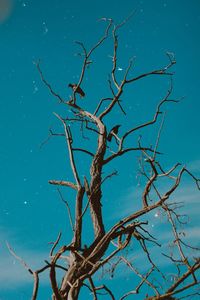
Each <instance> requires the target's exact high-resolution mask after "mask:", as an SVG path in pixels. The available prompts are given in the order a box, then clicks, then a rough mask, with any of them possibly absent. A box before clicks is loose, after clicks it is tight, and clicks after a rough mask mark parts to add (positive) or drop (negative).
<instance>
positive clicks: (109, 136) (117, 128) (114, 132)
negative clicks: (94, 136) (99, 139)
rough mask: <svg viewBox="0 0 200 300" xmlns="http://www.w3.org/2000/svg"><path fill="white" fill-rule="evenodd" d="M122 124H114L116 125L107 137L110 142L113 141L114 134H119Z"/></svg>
mask: <svg viewBox="0 0 200 300" xmlns="http://www.w3.org/2000/svg"><path fill="white" fill-rule="evenodd" d="M120 126H121V125H116V126H114V127H113V128H112V129H111V131H110V132H109V134H108V137H107V140H108V141H109V142H111V140H112V137H113V136H115V135H117V134H118V131H119V127H120Z"/></svg>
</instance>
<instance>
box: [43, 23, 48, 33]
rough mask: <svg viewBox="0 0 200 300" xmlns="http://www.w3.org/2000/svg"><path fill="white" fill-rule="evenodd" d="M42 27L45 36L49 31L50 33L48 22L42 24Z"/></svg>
mask: <svg viewBox="0 0 200 300" xmlns="http://www.w3.org/2000/svg"><path fill="white" fill-rule="evenodd" d="M42 26H43V34H47V33H48V31H49V29H48V27H47V24H46V22H42Z"/></svg>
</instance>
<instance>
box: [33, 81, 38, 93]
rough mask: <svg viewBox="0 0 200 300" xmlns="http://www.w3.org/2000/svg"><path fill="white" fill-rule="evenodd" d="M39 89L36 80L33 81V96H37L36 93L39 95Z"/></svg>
mask: <svg viewBox="0 0 200 300" xmlns="http://www.w3.org/2000/svg"><path fill="white" fill-rule="evenodd" d="M38 90H39V89H38V87H37V85H36V82H35V80H33V94H35V93H37V92H38Z"/></svg>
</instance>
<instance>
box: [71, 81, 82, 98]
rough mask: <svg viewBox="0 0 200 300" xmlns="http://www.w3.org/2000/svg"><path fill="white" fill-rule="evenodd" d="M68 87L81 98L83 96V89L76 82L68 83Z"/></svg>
mask: <svg viewBox="0 0 200 300" xmlns="http://www.w3.org/2000/svg"><path fill="white" fill-rule="evenodd" d="M68 87H70V88H72V89H73V91H74V92H75V93H77V94H79V95H80V96H81V98H83V97H85V93H84V91H83V90H82V89H81V88H80V86H78V85H77V84H76V83H69V84H68Z"/></svg>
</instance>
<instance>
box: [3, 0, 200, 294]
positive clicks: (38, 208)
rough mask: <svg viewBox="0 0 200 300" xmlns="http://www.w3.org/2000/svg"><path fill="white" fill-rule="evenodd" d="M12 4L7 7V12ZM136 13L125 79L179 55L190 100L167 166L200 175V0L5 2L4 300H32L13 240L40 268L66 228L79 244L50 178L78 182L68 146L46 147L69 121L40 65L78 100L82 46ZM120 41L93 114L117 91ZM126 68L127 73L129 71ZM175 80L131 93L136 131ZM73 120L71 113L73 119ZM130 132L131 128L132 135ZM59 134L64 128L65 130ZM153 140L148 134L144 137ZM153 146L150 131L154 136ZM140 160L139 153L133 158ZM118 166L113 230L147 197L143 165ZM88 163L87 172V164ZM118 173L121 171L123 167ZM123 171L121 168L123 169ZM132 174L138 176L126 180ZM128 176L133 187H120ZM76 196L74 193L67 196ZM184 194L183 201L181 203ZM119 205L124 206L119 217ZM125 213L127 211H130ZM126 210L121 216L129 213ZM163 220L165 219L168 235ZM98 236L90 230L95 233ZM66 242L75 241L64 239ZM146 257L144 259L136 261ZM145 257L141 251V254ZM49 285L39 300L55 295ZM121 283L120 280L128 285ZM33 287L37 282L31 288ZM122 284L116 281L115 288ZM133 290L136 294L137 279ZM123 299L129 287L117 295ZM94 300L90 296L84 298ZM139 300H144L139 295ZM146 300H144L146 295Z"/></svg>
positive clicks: (175, 126) (96, 79)
mask: <svg viewBox="0 0 200 300" xmlns="http://www.w3.org/2000/svg"><path fill="white" fill-rule="evenodd" d="M5 3H7V10H6V9H5ZM135 9H136V14H135V16H134V18H132V20H130V22H129V23H128V24H127V25H126V27H124V28H123V29H121V31H120V37H119V41H120V43H121V44H120V47H119V54H120V56H119V65H118V67H119V68H120V70H119V76H120V75H121V74H120V72H123V70H124V68H125V67H126V65H127V62H128V58H130V57H132V56H135V67H134V70H133V73H132V74H140V73H141V72H144V71H149V70H151V69H154V68H159V67H160V66H164V65H165V64H166V63H167V58H166V56H165V52H166V51H171V52H174V53H175V56H176V60H177V65H176V66H175V67H174V71H175V72H176V75H175V77H174V94H173V95H174V97H176V98H181V97H182V96H184V99H183V100H182V101H181V102H180V103H179V104H178V105H170V106H169V105H168V106H167V118H166V122H165V126H164V130H163V134H162V138H161V143H160V150H161V151H162V152H165V153H166V155H165V157H164V160H165V165H166V166H170V165H171V164H173V163H175V162H176V161H179V162H182V163H186V164H187V165H188V166H189V167H190V169H191V170H193V171H194V172H195V174H199V167H200V151H199V150H200V140H199V111H200V100H199V86H200V77H199V70H200V59H199V53H200V39H199V37H200V2H199V1H198V0H176V1H173V0H166V1H164V0H152V1H149V0H144V1H134V0H124V1H119V0H116V1H114V0H110V1H109V0H107V1H105V0H102V1H96V0H84V1H80V0H77V1H67V0H66V1H64V0H57V1H46V0H43V1H39V0H34V1H33V0H32V1H28V0H27V1H19V0H15V1H14V0H13V1H11V0H10V1H8V0H4V1H3V0H0V11H1V12H0V87H1V88H0V112H1V122H0V136H1V147H0V170H1V172H0V182H1V189H0V199H1V201H0V268H1V270H5V272H2V271H1V274H0V299H1V300H11V299H14V298H15V299H17V300H20V299H23V300H26V299H29V298H30V291H31V277H30V276H29V275H27V273H26V272H25V271H24V270H23V268H22V267H21V266H20V265H19V264H18V262H17V261H15V260H14V259H13V258H12V257H10V256H9V254H8V253H7V250H6V248H5V240H8V241H9V242H10V244H11V245H12V246H13V248H14V249H15V250H16V252H17V253H18V254H19V255H21V256H23V257H24V259H25V260H26V261H27V262H28V263H29V264H30V265H31V266H32V265H33V266H34V267H36V266H40V265H41V264H42V260H43V259H44V258H46V257H48V251H49V246H48V242H49V241H52V240H55V237H56V236H57V234H58V232H59V231H60V230H63V228H65V229H64V233H65V234H66V240H67V241H69V237H70V233H69V230H70V227H69V224H68V220H67V217H66V212H65V210H64V209H63V205H62V203H61V202H60V201H59V198H58V195H57V192H56V190H55V189H54V188H53V187H52V186H49V185H48V180H49V179H61V178H64V179H67V178H70V176H71V175H70V171H69V167H68V165H67V159H66V152H65V147H64V143H62V141H61V140H58V139H56V140H51V141H50V142H49V143H48V144H46V145H45V146H44V147H42V148H40V144H41V143H42V142H43V141H44V140H45V139H46V138H47V136H48V129H49V127H51V126H55V127H56V126H57V125H56V124H57V120H56V119H55V117H54V116H53V114H52V112H54V111H56V112H59V113H61V114H65V111H64V110H63V108H62V107H60V106H59V105H58V104H57V102H56V100H55V99H54V98H53V97H52V96H51V95H50V94H49V92H48V91H47V90H46V88H45V87H44V86H43V84H42V83H41V81H40V78H39V75H38V72H37V70H36V67H35V65H34V63H33V62H34V61H36V60H38V59H39V58H40V59H41V63H42V68H43V71H44V72H45V76H46V78H47V79H48V80H49V81H50V82H51V83H52V85H53V87H54V88H55V90H56V91H58V92H59V93H60V94H61V95H62V96H63V97H67V96H68V95H69V90H68V88H67V84H68V83H69V82H74V81H76V80H77V76H78V75H79V72H80V63H81V61H80V58H79V57H77V56H76V55H74V54H75V53H77V52H78V49H77V46H76V45H75V44H74V41H75V40H80V41H83V42H85V44H86V45H87V47H90V46H91V45H92V44H93V43H94V42H95V41H96V40H97V38H98V37H99V36H100V35H101V34H102V32H103V29H104V24H103V23H102V22H97V20H98V19H100V18H101V17H111V18H113V19H114V20H116V21H121V20H122V19H123V18H124V17H126V16H127V15H128V14H129V13H130V11H132V10H135ZM110 54H111V42H110V40H108V42H107V44H106V45H105V46H104V47H103V48H102V51H101V50H100V49H99V50H98V52H97V54H96V55H95V56H94V62H95V63H96V68H93V67H91V68H90V69H89V70H88V73H87V76H86V80H85V82H84V84H83V87H84V89H85V91H86V93H87V95H88V98H87V101H88V103H86V104H85V105H86V107H87V108H88V109H89V108H91V109H93V107H95V104H96V103H94V102H93V99H94V98H96V99H98V97H99V98H100V97H102V96H103V95H104V94H103V92H104V90H105V92H107V91H108V89H107V88H105V82H106V78H107V73H108V70H109V66H110V64H111V59H110V57H109V55H110ZM121 69H122V71H121ZM168 84H169V83H168V80H167V79H166V78H165V79H158V78H153V79H149V80H144V81H141V82H140V83H138V84H136V85H135V86H134V87H129V88H128V89H127V92H126V99H125V103H124V107H125V109H126V110H127V111H128V112H129V115H130V119H129V121H130V120H131V121H132V122H134V124H138V123H139V122H140V121H145V120H148V119H149V118H151V116H152V114H153V112H154V107H155V105H156V103H157V102H158V101H159V100H160V99H161V98H162V97H163V96H164V95H165V93H166V90H167V87H168ZM66 113H67V112H66ZM116 119H117V122H120V123H121V122H125V121H124V118H123V117H122V116H121V115H119V114H118V113H117V112H116V113H115V114H114V117H113V119H112V120H111V121H110V122H108V126H112V125H113V124H115V122H116ZM127 127H128V123H126V124H124V127H122V129H121V130H122V131H123V130H125V129H126V128H127ZM57 128H59V127H57ZM144 136H145V134H144ZM145 138H146V140H148V141H149V142H151V143H153V142H155V138H154V139H153V134H152V132H151V131H150V133H149V134H147V135H146V136H145ZM129 158H130V159H133V160H134V159H135V158H137V156H135V157H134V156H133V157H132V156H129ZM122 162H123V160H118V161H117V164H118V166H117V167H118V168H119V170H120V174H121V176H122V177H120V178H116V179H114V180H113V182H112V185H115V187H116V189H115V191H114V190H111V189H110V186H109V183H107V184H106V186H105V191H107V194H106V195H107V196H106V197H105V204H104V205H105V206H106V205H107V207H108V208H107V209H105V213H106V214H107V215H108V216H109V218H108V219H109V220H108V221H109V222H110V223H112V222H114V220H116V218H117V217H119V216H120V214H121V215H126V214H127V213H128V212H129V211H130V202H129V201H130V199H133V198H134V197H135V198H137V197H138V195H139V192H138V191H139V189H140V187H138V191H135V188H134V189H133V186H134V187H135V185H136V184H137V182H136V179H135V177H136V174H137V167H136V163H135V162H134V161H133V162H132V163H130V162H129V163H127V164H124V163H122ZM80 166H81V167H82V168H83V171H82V172H83V174H84V165H83V157H82V158H81V160H80ZM113 167H114V166H113ZM115 167H116V166H115ZM127 171H128V174H129V175H128V177H127V176H125V175H126V172H127ZM121 178H124V180H123V181H122V183H121V185H122V186H123V189H122V188H121V189H117V187H119V183H120V180H121ZM193 188H194V186H193V185H192V183H191V182H190V181H187V180H185V181H184V187H182V190H181V189H180V194H179V198H180V199H182V198H184V201H186V202H187V201H189V200H188V199H190V201H191V202H190V204H191V203H192V204H193V206H191V205H190V206H188V208H187V209H188V210H190V213H191V214H192V220H193V221H191V225H190V227H189V229H188V230H189V234H190V236H193V238H194V239H197V237H198V230H197V224H196V220H197V217H198V214H197V211H198V210H197V209H198V208H197V199H198V198H199V196H198V194H197V193H196V191H195V190H194V189H193ZM66 195H67V196H68V197H69V194H66ZM181 197H182V198H181ZM113 199H114V201H115V202H114V203H115V207H116V209H115V210H114V211H113ZM122 207H123V209H122ZM119 211H120V212H119ZM160 222H161V220H159V221H158V220H157V219H156V220H155V224H152V225H153V226H154V225H155V227H156V228H159V225H160ZM88 231H89V229H88ZM63 242H65V239H64V237H63ZM135 255H136V256H137V253H136V254H135ZM138 255H139V254H138ZM46 280H47V279H46V278H44V280H43V284H42V288H41V292H40V294H39V299H41V300H42V299H47V298H48V297H49V295H50V294H49V289H48V287H47V286H46ZM117 280H120V278H118V279H116V281H114V282H115V283H116V282H118V281H117ZM29 283H30V284H29ZM111 285H112V283H111ZM126 285H127V288H131V282H130V280H129V274H127V284H126ZM117 293H118V294H119V295H120V293H121V290H120V288H119V290H118V291H117ZM83 299H84V295H83ZM137 299H140V298H139V296H138V298H137ZM141 299H142V298H141Z"/></svg>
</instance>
